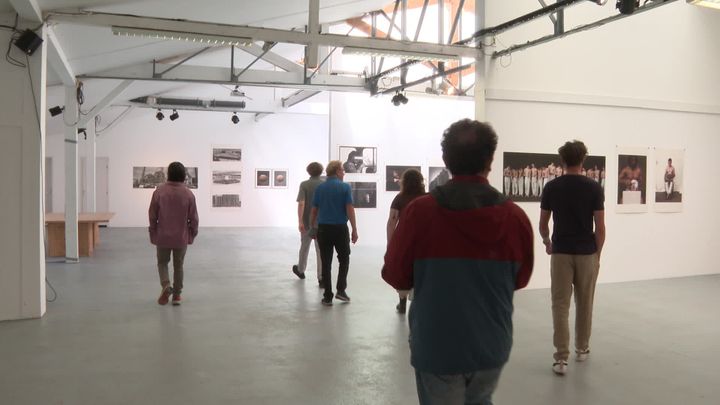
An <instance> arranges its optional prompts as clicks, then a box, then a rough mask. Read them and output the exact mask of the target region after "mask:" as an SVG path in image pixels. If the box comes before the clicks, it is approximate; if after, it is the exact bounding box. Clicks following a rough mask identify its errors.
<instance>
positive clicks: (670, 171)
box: [655, 149, 685, 212]
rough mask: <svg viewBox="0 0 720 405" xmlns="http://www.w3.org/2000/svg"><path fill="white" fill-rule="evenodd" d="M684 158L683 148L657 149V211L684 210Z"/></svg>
mask: <svg viewBox="0 0 720 405" xmlns="http://www.w3.org/2000/svg"><path fill="white" fill-rule="evenodd" d="M684 158H685V151H684V150H682V149H655V211H658V212H681V211H682V202H683V190H684V187H683V186H684V184H683V171H684V169H685V167H684V166H685V165H684V163H685V159H684Z"/></svg>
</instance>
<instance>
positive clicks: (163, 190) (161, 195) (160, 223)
mask: <svg viewBox="0 0 720 405" xmlns="http://www.w3.org/2000/svg"><path fill="white" fill-rule="evenodd" d="M186 176H187V173H186V171H185V166H183V164H182V163H180V162H172V163H170V166H168V181H167V182H166V183H165V184H163V185H161V186H159V187H158V188H157V189H155V192H154V193H153V195H152V200H151V201H150V209H149V210H148V217H149V219H150V242H151V243H152V244H153V245H155V246H157V266H158V272H159V273H160V285H161V286H162V292H161V293H160V298H158V304H160V305H165V304H167V303H168V301H169V299H170V294H172V304H173V305H180V302H181V297H180V294H181V293H182V288H183V262H184V260H185V252H186V251H187V245H190V244H192V243H193V240H194V239H195V236H197V233H198V223H199V220H198V213H197V206H196V205H195V195H193V193H192V192H191V191H190V189H189V188H187V186H186V185H185V177H186ZM171 253H172V258H173V286H171V285H170V277H169V275H168V263H169V262H170V254H171Z"/></svg>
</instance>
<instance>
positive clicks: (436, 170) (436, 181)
mask: <svg viewBox="0 0 720 405" xmlns="http://www.w3.org/2000/svg"><path fill="white" fill-rule="evenodd" d="M448 181H450V170H448V169H446V168H445V167H440V166H430V170H429V171H428V178H427V180H426V181H425V182H426V183H427V185H428V192H430V191H433V190H435V188H436V187H437V186H442V185H443V184H445V183H447V182H448Z"/></svg>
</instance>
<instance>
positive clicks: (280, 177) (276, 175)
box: [272, 169, 288, 188]
mask: <svg viewBox="0 0 720 405" xmlns="http://www.w3.org/2000/svg"><path fill="white" fill-rule="evenodd" d="M272 181H273V184H272V186H273V188H287V186H288V171H287V169H278V170H273V175H272Z"/></svg>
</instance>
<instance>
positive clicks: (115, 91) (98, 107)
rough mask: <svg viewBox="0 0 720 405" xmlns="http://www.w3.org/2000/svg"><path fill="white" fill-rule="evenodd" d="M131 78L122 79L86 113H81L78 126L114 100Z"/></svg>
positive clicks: (126, 86) (129, 83)
mask: <svg viewBox="0 0 720 405" xmlns="http://www.w3.org/2000/svg"><path fill="white" fill-rule="evenodd" d="M132 82H133V81H132V80H123V82H122V83H120V84H119V85H118V86H117V87H115V88H114V89H112V90H111V91H110V93H108V94H107V95H106V96H105V97H103V99H102V100H100V102H99V103H97V104H96V105H95V107H93V108H92V109H91V110H90V111H88V113H87V114H85V115H83V116H82V117H81V118H80V120H79V121H78V126H79V127H84V126H85V125H86V124H87V123H88V122H90V120H93V119H95V116H96V115H98V114H100V113H101V112H102V111H103V110H104V109H105V108H107V107H108V106H110V104H111V103H112V102H113V101H115V100H116V99H117V98H118V96H120V94H121V93H122V92H123V91H125V89H127V88H128V87H129V86H130V85H131V84H132Z"/></svg>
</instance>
